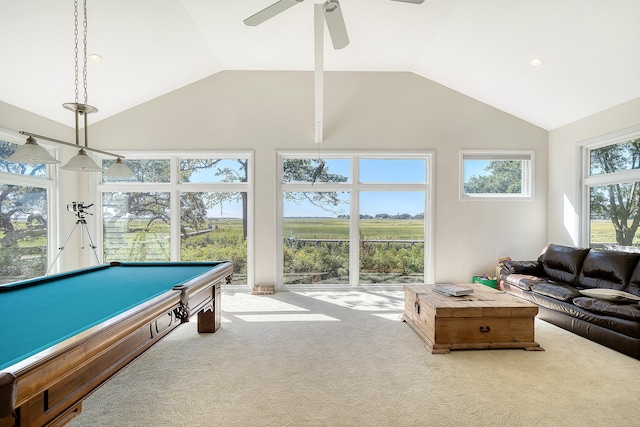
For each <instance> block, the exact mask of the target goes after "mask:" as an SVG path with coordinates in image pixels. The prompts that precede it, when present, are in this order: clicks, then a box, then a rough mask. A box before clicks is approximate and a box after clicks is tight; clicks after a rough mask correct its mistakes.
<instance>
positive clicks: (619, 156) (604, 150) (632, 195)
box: [590, 138, 640, 246]
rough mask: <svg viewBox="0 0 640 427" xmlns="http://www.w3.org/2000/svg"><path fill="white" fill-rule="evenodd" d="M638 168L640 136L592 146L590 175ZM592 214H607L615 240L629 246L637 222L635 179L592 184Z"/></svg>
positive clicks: (639, 192)
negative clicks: (593, 147) (595, 147)
mask: <svg viewBox="0 0 640 427" xmlns="http://www.w3.org/2000/svg"><path fill="white" fill-rule="evenodd" d="M633 169H640V138H636V139H633V140H630V141H627V142H625V143H622V144H615V145H608V146H605V147H601V148H597V149H594V150H591V175H598V174H601V173H606V174H609V173H615V172H620V171H624V170H633ZM590 206H591V216H601V217H606V218H610V220H611V223H612V224H613V228H614V230H615V233H616V242H617V243H618V244H619V245H622V246H631V245H632V244H633V239H634V237H635V235H636V232H637V231H638V227H639V226H640V215H638V213H639V212H640V186H639V185H638V182H625V183H617V184H611V185H607V186H603V187H592V188H591V194H590Z"/></svg>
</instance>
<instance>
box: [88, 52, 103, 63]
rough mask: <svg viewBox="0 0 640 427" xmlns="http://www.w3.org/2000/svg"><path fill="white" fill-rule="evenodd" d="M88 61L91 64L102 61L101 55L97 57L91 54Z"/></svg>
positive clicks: (95, 54)
mask: <svg viewBox="0 0 640 427" xmlns="http://www.w3.org/2000/svg"><path fill="white" fill-rule="evenodd" d="M89 60H90V61H91V62H100V61H102V55H99V54H97V53H92V54H90V55H89Z"/></svg>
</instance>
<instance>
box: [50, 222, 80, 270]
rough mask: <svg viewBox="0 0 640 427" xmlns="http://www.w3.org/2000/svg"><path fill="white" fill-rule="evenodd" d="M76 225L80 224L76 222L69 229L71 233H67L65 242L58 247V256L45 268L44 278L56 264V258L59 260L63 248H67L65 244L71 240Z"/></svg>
mask: <svg viewBox="0 0 640 427" xmlns="http://www.w3.org/2000/svg"><path fill="white" fill-rule="evenodd" d="M78 224H80V221H79V220H78V221H76V224H75V225H74V226H73V228H72V229H71V231H70V232H69V235H68V236H67V238H66V240H65V241H64V243H63V244H62V246H60V247H59V248H58V254H57V255H56V257H55V258H54V259H53V262H52V263H51V265H50V266H49V268H47V271H46V272H45V273H44V275H45V276H46V275H47V274H49V271H50V270H51V269H52V268H53V266H54V265H55V264H56V261H58V258H60V254H61V253H62V251H63V250H64V247H65V246H67V242H68V241H69V239H70V238H71V235H72V234H73V232H74V231H76V227H78Z"/></svg>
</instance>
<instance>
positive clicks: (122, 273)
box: [0, 262, 220, 370]
mask: <svg viewBox="0 0 640 427" xmlns="http://www.w3.org/2000/svg"><path fill="white" fill-rule="evenodd" d="M218 264H220V263H217V262H202V263H180V262H168V263H122V264H119V265H108V264H105V265H101V266H97V267H91V268H88V269H82V270H77V271H73V272H68V273H61V274H57V275H52V276H47V277H43V278H37V279H33V280H26V281H23V282H15V283H12V284H8V285H4V286H0V313H2V327H1V328H0V343H3V344H2V348H1V350H0V370H1V369H4V368H6V367H7V366H11V365H13V364H15V363H17V362H19V361H21V360H23V359H26V358H28V357H30V356H32V355H34V354H36V353H38V352H40V351H42V350H44V349H46V348H48V347H51V346H53V345H55V344H57V343H60V342H62V341H64V340H65V339H68V338H70V337H73V336H75V335H77V334H78V333H80V332H82V331H84V330H87V329H89V328H91V327H92V326H95V325H98V324H100V323H102V322H104V321H106V320H108V319H110V318H112V317H114V316H117V315H118V314H121V313H123V312H125V311H127V310H129V309H131V308H133V307H135V306H137V305H139V304H141V303H143V302H145V301H148V300H151V299H153V298H154V297H156V296H159V295H161V294H163V293H165V292H168V291H171V290H172V288H173V287H174V286H177V285H180V284H182V283H185V282H187V281H189V280H190V279H192V278H195V277H197V276H199V275H200V274H202V273H204V272H206V271H207V270H210V269H212V268H214V267H215V266H216V265H218Z"/></svg>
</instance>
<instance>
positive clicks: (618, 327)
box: [500, 244, 640, 359]
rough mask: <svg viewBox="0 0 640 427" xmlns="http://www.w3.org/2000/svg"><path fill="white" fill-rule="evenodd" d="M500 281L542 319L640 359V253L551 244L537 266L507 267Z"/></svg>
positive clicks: (521, 263)
mask: <svg viewBox="0 0 640 427" xmlns="http://www.w3.org/2000/svg"><path fill="white" fill-rule="evenodd" d="M500 280H501V287H502V289H503V290H504V291H506V292H508V293H510V294H513V295H516V296H518V297H521V298H524V299H526V300H528V301H531V302H533V303H535V304H537V305H538V306H539V307H540V308H539V312H538V318H540V319H542V320H545V321H547V322H549V323H552V324H554V325H557V326H559V327H561V328H563V329H566V330H569V331H571V332H574V333H576V334H578V335H581V336H583V337H585V338H588V339H590V340H592V341H595V342H597V343H600V344H602V345H605V346H607V347H610V348H612V349H614V350H617V351H619V352H621V353H624V354H626V355H629V356H631V357H634V358H636V359H640V253H629V252H621V251H604V250H596V249H588V248H574V247H569V246H561V245H554V244H551V245H549V246H547V247H546V248H545V250H544V251H543V253H542V254H541V255H540V257H539V258H538V259H537V260H535V261H504V262H503V265H502V268H501V271H500Z"/></svg>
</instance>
